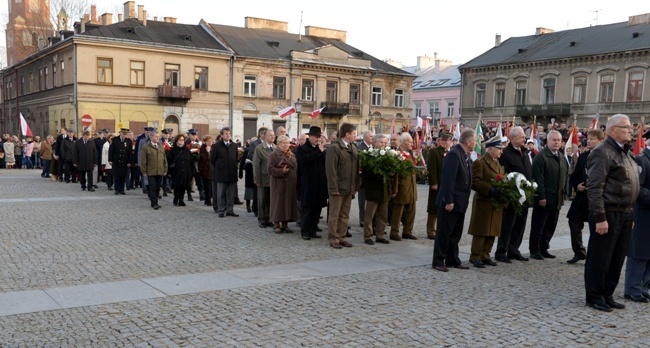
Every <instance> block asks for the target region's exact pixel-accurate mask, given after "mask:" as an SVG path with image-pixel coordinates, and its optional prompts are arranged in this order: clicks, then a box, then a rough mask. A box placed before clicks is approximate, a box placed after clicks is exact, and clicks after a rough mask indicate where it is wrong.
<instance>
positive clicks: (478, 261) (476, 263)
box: [469, 260, 485, 268]
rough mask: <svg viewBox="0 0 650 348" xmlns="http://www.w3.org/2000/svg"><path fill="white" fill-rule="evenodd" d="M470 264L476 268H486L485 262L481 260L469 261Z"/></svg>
mask: <svg viewBox="0 0 650 348" xmlns="http://www.w3.org/2000/svg"><path fill="white" fill-rule="evenodd" d="M469 263H471V264H472V265H474V267H476V268H485V265H483V262H481V260H469Z"/></svg>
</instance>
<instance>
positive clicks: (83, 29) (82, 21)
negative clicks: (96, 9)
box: [79, 17, 86, 34]
mask: <svg viewBox="0 0 650 348" xmlns="http://www.w3.org/2000/svg"><path fill="white" fill-rule="evenodd" d="M85 32H86V18H84V17H81V29H79V33H80V34H81V33H85Z"/></svg>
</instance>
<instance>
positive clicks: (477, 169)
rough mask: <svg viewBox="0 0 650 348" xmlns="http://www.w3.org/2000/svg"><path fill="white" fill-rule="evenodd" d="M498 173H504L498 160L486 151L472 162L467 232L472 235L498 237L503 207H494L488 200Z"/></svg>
mask: <svg viewBox="0 0 650 348" xmlns="http://www.w3.org/2000/svg"><path fill="white" fill-rule="evenodd" d="M498 174H502V175H503V174H504V170H503V167H501V165H500V164H499V162H497V161H495V160H493V159H492V157H491V156H490V154H488V153H486V154H485V155H483V157H481V158H480V159H478V160H476V161H475V162H474V163H472V190H474V191H476V193H475V194H474V201H473V202H472V218H471V220H470V223H469V231H468V233H469V234H471V235H473V236H483V237H498V236H499V235H500V234H501V217H502V214H503V208H500V207H499V208H496V207H494V205H493V204H492V200H490V191H491V189H492V180H493V179H494V178H496V176H497V175H498Z"/></svg>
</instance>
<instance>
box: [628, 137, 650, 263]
mask: <svg viewBox="0 0 650 348" xmlns="http://www.w3.org/2000/svg"><path fill="white" fill-rule="evenodd" d="M636 162H637V163H638V164H639V167H640V170H641V174H640V177H639V186H640V187H641V190H640V191H639V197H638V198H637V200H636V203H634V227H633V228H632V235H631V236H630V244H629V247H628V248H627V256H629V257H634V258H636V259H642V260H650V228H648V225H650V150H648V149H647V148H645V149H644V150H643V152H642V153H641V154H640V155H638V156H637V157H636Z"/></svg>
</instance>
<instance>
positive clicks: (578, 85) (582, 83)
mask: <svg viewBox="0 0 650 348" xmlns="http://www.w3.org/2000/svg"><path fill="white" fill-rule="evenodd" d="M587 82H588V80H587V76H575V77H574V78H573V95H572V96H571V102H572V103H573V104H585V103H586V102H587Z"/></svg>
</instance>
